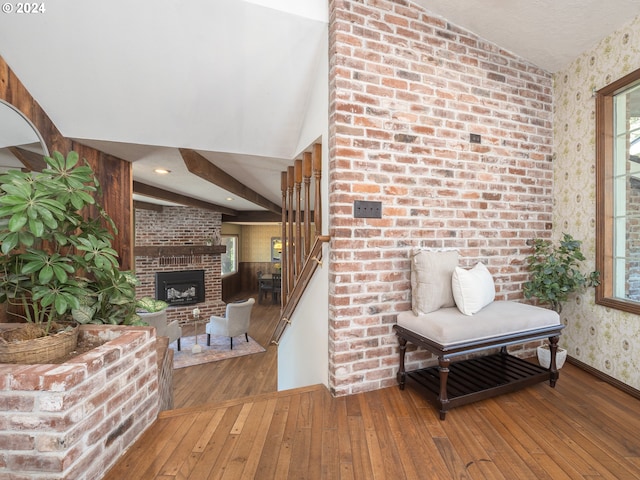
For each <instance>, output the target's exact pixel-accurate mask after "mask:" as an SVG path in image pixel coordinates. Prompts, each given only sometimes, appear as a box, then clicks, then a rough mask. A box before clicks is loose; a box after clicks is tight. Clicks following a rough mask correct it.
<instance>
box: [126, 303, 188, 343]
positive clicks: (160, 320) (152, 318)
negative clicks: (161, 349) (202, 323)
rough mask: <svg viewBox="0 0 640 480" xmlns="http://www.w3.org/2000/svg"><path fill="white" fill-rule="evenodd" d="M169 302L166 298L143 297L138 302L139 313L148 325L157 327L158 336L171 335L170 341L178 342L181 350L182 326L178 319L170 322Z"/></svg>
mask: <svg viewBox="0 0 640 480" xmlns="http://www.w3.org/2000/svg"><path fill="white" fill-rule="evenodd" d="M168 306H169V304H168V303H167V302H165V301H164V300H156V299H155V298H152V297H143V298H141V299H140V300H138V301H137V302H136V310H137V314H138V315H139V316H140V318H141V319H142V322H144V323H145V324H146V325H149V326H151V327H155V329H156V334H157V335H158V336H165V337H169V343H173V342H175V341H177V342H178V350H180V337H181V336H182V327H180V323H179V322H178V320H173V321H172V322H169V321H168V319H167V307H168Z"/></svg>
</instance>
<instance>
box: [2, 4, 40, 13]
mask: <svg viewBox="0 0 640 480" xmlns="http://www.w3.org/2000/svg"><path fill="white" fill-rule="evenodd" d="M46 11H47V8H46V7H45V6H44V2H40V3H38V2H28V3H22V2H18V3H11V2H4V3H3V4H2V13H17V14H26V15H28V14H39V13H45V12H46Z"/></svg>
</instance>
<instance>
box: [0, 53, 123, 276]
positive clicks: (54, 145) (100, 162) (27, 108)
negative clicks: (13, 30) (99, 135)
mask: <svg viewBox="0 0 640 480" xmlns="http://www.w3.org/2000/svg"><path fill="white" fill-rule="evenodd" d="M0 98H1V99H3V100H5V101H6V102H9V103H11V104H12V105H13V106H14V107H16V108H18V109H19V110H20V111H21V112H22V113H23V114H24V115H25V116H26V117H27V118H29V120H31V122H33V124H34V125H35V126H36V128H37V129H38V130H39V131H40V134H41V135H42V137H43V138H44V141H45V143H46V144H47V148H48V149H49V151H50V152H53V151H56V150H57V151H59V152H61V153H63V154H64V155H66V154H67V153H68V152H69V151H71V150H75V151H76V152H78V154H79V155H80V157H81V158H85V159H86V160H87V162H88V163H89V165H91V168H93V169H94V171H95V172H96V176H97V178H98V180H99V181H100V184H101V185H102V191H103V196H102V198H101V199H100V203H101V204H102V206H103V207H104V208H105V210H106V211H107V213H108V214H109V215H110V216H111V218H112V219H113V220H114V222H115V224H116V226H117V228H118V234H117V235H115V236H114V237H115V238H114V242H113V246H114V248H115V249H116V251H117V252H118V254H119V255H120V265H121V267H122V268H123V269H125V270H129V269H132V268H133V242H132V239H133V213H132V212H133V199H132V193H133V191H132V190H133V181H132V172H131V164H130V163H129V162H126V161H124V160H122V159H120V158H117V157H114V156H112V155H107V154H105V153H103V152H101V151H99V150H96V149H94V148H90V147H87V146H84V145H82V144H80V143H77V142H74V141H72V140H70V139H68V138H65V137H64V136H63V135H62V134H61V133H60V131H59V130H58V129H57V128H56V126H55V125H54V124H53V122H52V121H51V119H50V118H49V117H48V115H47V114H46V112H45V111H44V110H43V109H42V108H41V107H40V105H39V104H38V102H37V101H36V100H35V99H34V98H33V97H32V96H31V94H30V93H29V92H28V91H27V89H26V88H25V87H24V85H23V84H22V82H20V80H19V79H18V77H16V75H15V74H14V73H13V71H12V70H11V68H10V67H9V65H8V64H7V63H6V62H5V60H4V58H2V57H1V56H0ZM95 114H96V115H99V114H100V112H95Z"/></svg>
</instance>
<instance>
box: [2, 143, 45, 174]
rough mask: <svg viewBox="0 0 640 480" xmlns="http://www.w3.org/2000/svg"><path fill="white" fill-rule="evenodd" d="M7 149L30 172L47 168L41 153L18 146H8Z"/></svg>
mask: <svg viewBox="0 0 640 480" xmlns="http://www.w3.org/2000/svg"><path fill="white" fill-rule="evenodd" d="M9 151H10V152H11V153H12V154H13V156H14V157H16V158H17V159H18V160H19V161H20V163H22V164H23V165H24V166H25V168H26V169H27V170H29V171H31V172H41V171H42V170H44V169H45V168H47V163H46V162H45V161H44V160H43V158H42V154H41V153H34V152H30V151H29V150H25V149H24V148H20V147H9Z"/></svg>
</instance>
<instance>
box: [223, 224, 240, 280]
mask: <svg viewBox="0 0 640 480" xmlns="http://www.w3.org/2000/svg"><path fill="white" fill-rule="evenodd" d="M227 238H233V239H235V244H236V255H235V260H234V262H233V264H234V265H233V267H234V268H233V271H231V272H229V273H223V272H222V263H223V261H222V257H223V256H224V255H228V253H227V252H225V253H222V254H220V278H226V277H230V276H231V275H235V274H237V273H238V263H239V260H238V249H239V246H240V237H239V236H238V235H233V234H231V235H229V234H226V235H221V236H220V239H221V241H220V244H221V245H226V241H225V239H227Z"/></svg>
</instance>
